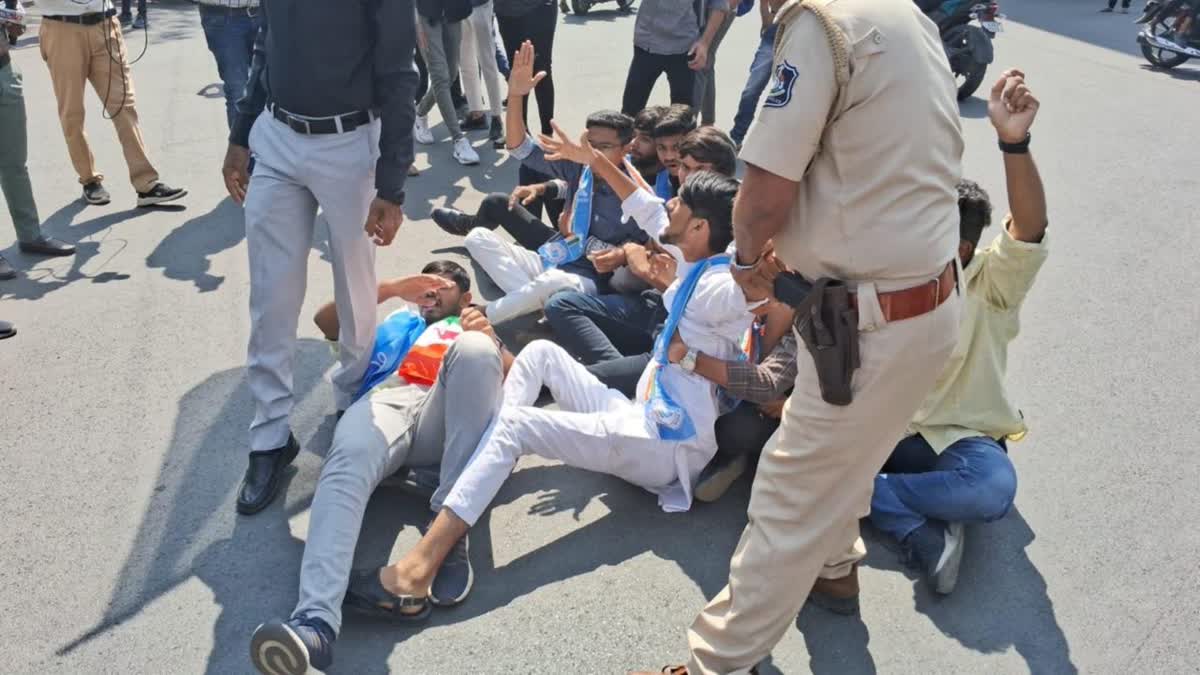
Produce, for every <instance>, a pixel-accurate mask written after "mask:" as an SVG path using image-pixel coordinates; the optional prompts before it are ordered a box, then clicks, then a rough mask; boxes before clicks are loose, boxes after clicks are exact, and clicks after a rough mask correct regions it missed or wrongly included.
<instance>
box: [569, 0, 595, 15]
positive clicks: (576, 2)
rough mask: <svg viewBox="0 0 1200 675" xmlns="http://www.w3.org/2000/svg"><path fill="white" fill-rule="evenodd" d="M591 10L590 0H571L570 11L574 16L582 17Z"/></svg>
mask: <svg viewBox="0 0 1200 675" xmlns="http://www.w3.org/2000/svg"><path fill="white" fill-rule="evenodd" d="M591 8H592V3H591V0H571V11H572V12H574V13H575V15H576V16H583V15H584V14H587V13H588V10H589V9H591Z"/></svg>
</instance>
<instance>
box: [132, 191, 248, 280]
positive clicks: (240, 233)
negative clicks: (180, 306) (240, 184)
mask: <svg viewBox="0 0 1200 675" xmlns="http://www.w3.org/2000/svg"><path fill="white" fill-rule="evenodd" d="M245 238H246V223H245V219H244V218H243V214H242V207H240V206H238V204H237V203H236V202H234V201H233V199H231V198H229V197H226V198H225V199H223V200H221V202H220V203H219V204H217V206H216V207H215V208H213V210H212V211H209V212H208V213H206V214H204V215H202V216H197V217H195V218H192V219H191V220H189V221H187V222H185V223H183V224H182V225H180V226H179V227H177V228H175V229H174V230H172V231H171V232H170V233H168V234H167V236H165V237H163V239H162V241H160V242H159V243H158V246H156V247H155V248H154V251H152V252H151V253H150V255H149V256H147V257H146V266H147V267H149V268H151V269H161V270H162V271H163V276H165V277H167V278H168V279H176V280H179V281H190V282H192V284H194V285H195V286H196V290H197V291H199V292H201V293H207V292H210V291H215V290H217V288H219V287H220V286H221V284H222V283H223V282H224V281H225V277H218V276H214V275H212V274H210V273H209V269H210V268H211V267H212V262H211V258H212V257H213V256H215V255H217V254H218V253H221V252H222V251H226V250H228V249H231V248H233V247H234V246H237V245H238V244H239V243H241V241H242V240H243V239H245Z"/></svg>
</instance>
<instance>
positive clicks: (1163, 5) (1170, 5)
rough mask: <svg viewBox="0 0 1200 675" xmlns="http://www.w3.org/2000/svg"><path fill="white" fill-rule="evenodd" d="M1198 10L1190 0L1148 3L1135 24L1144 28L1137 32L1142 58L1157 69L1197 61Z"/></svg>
mask: <svg viewBox="0 0 1200 675" xmlns="http://www.w3.org/2000/svg"><path fill="white" fill-rule="evenodd" d="M1196 14H1197V8H1196V7H1195V6H1193V3H1192V2H1191V1H1189V0H1165V2H1164V1H1160V0H1150V2H1148V3H1147V4H1146V9H1145V11H1144V12H1142V16H1141V17H1139V18H1138V20H1137V22H1136V23H1140V24H1145V25H1146V27H1145V28H1144V29H1142V32H1140V33H1138V36H1137V41H1138V44H1140V45H1141V46H1142V56H1144V57H1146V60H1147V61H1149V62H1150V65H1152V66H1156V67H1158V68H1166V69H1170V68H1174V67H1176V66H1179V65H1182V64H1183V63H1184V62H1186V61H1187V60H1188V59H1192V58H1200V31H1197V27H1196V25H1195V24H1196V20H1197V17H1196Z"/></svg>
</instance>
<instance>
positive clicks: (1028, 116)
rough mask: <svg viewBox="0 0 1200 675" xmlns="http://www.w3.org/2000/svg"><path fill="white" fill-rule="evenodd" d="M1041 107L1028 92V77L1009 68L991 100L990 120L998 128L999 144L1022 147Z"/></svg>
mask: <svg viewBox="0 0 1200 675" xmlns="http://www.w3.org/2000/svg"><path fill="white" fill-rule="evenodd" d="M1040 107H1041V103H1040V102H1039V101H1038V100H1037V97H1035V96H1034V95H1033V92H1031V91H1030V90H1029V85H1027V84H1025V73H1023V72H1021V71H1020V70H1017V69H1016V68H1010V69H1008V70H1006V71H1004V74H1003V75H1001V76H1000V79H999V80H997V81H996V84H995V85H993V86H992V92H991V95H990V97H989V98H988V119H990V120H991V122H992V126H993V127H995V128H996V133H997V134H998V135H999V136H1000V140H1002V141H1004V142H1005V143H1020V142H1021V141H1023V140H1025V136H1026V134H1028V133H1029V128H1030V127H1032V126H1033V120H1034V118H1036V117H1037V112H1038V108H1040Z"/></svg>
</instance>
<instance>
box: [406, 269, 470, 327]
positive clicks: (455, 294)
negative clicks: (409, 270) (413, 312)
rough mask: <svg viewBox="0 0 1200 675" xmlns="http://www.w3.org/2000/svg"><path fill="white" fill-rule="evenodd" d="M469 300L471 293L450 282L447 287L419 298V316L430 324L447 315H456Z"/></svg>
mask: <svg viewBox="0 0 1200 675" xmlns="http://www.w3.org/2000/svg"><path fill="white" fill-rule="evenodd" d="M450 281H454V280H453V279H450ZM470 302H471V294H470V293H463V292H462V289H460V288H459V287H458V284H452V285H451V286H450V287H449V288H443V289H441V290H438V291H433V292H431V293H429V294H428V295H426V296H425V297H424V298H421V302H420V303H419V305H420V307H421V318H422V319H425V323H427V324H431V323H436V322H438V321H441V320H442V319H445V318H447V317H451V316H458V315H459V314H460V313H462V309H463V307H465V306H466V305H468V304H470Z"/></svg>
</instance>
